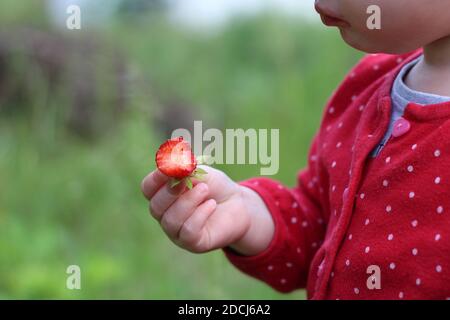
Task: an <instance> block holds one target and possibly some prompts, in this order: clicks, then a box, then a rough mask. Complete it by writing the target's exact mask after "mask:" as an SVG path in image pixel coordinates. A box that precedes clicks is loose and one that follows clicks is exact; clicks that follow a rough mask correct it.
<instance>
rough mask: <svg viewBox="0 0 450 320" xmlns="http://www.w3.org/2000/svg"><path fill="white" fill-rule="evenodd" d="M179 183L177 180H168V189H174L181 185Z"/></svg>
mask: <svg viewBox="0 0 450 320" xmlns="http://www.w3.org/2000/svg"><path fill="white" fill-rule="evenodd" d="M181 181H182V180H179V179H172V180H170V187H171V188H173V187H176V186H177V185H179V184H180V183H181Z"/></svg>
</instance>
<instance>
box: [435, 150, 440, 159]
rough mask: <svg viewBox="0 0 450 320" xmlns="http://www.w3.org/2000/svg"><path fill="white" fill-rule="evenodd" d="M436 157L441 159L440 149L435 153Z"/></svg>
mask: <svg viewBox="0 0 450 320" xmlns="http://www.w3.org/2000/svg"><path fill="white" fill-rule="evenodd" d="M434 156H435V157H436V158H438V157H440V156H441V150H439V149H438V150H436V151H434Z"/></svg>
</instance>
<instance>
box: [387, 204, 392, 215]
mask: <svg viewBox="0 0 450 320" xmlns="http://www.w3.org/2000/svg"><path fill="white" fill-rule="evenodd" d="M391 211H392V207H391V206H390V205H387V206H386V212H388V213H389V212H391Z"/></svg>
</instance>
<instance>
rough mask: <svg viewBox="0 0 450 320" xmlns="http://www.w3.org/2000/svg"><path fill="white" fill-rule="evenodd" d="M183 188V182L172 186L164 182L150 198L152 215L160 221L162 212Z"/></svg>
mask: <svg viewBox="0 0 450 320" xmlns="http://www.w3.org/2000/svg"><path fill="white" fill-rule="evenodd" d="M184 189H185V185H184V183H180V184H178V185H177V186H175V187H173V188H172V187H170V186H169V184H168V183H166V184H165V186H164V187H162V188H161V189H159V190H158V191H157V192H156V193H155V194H154V195H153V197H152V198H151V200H150V213H151V214H152V216H153V217H154V218H155V219H156V220H158V221H160V220H161V217H162V215H163V214H164V212H165V211H166V210H167V209H168V208H169V207H170V206H171V205H172V203H174V202H175V201H176V200H177V199H178V197H179V196H180V194H181V193H182V192H183V191H184Z"/></svg>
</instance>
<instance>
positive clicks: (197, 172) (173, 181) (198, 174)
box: [170, 168, 208, 190]
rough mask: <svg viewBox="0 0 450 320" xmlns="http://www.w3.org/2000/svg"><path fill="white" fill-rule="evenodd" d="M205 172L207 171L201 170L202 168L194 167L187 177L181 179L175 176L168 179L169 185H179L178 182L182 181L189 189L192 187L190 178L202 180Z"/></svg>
mask: <svg viewBox="0 0 450 320" xmlns="http://www.w3.org/2000/svg"><path fill="white" fill-rule="evenodd" d="M205 174H208V172H206V171H205V170H203V169H202V168H197V169H195V171H194V172H193V173H192V174H191V175H190V176H188V177H186V178H183V179H177V178H172V179H171V180H170V187H171V188H174V187H176V186H177V185H179V184H180V183H184V184H185V185H186V187H187V188H188V189H189V190H191V189H192V186H193V185H192V179H196V180H203V179H204V176H205Z"/></svg>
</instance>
